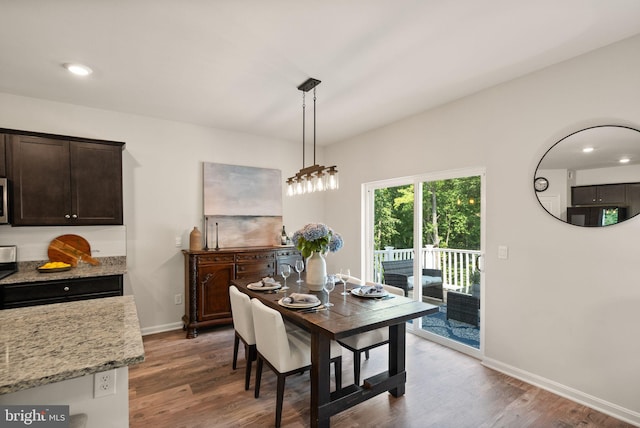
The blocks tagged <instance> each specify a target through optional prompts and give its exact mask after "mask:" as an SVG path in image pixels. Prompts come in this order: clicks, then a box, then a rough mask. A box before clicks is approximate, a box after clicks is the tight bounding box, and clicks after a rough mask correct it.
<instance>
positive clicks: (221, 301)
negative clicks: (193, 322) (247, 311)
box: [197, 263, 234, 321]
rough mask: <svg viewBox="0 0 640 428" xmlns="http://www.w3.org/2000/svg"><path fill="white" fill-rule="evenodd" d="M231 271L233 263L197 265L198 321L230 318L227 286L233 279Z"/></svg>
mask: <svg viewBox="0 0 640 428" xmlns="http://www.w3.org/2000/svg"><path fill="white" fill-rule="evenodd" d="M233 270H234V265H233V263H228V264H199V265H198V274H197V281H198V283H197V289H198V294H199V296H198V298H199V299H198V300H199V302H198V321H209V320H214V319H217V318H230V317H231V303H230V301H229V284H230V283H231V280H232V279H234V276H233Z"/></svg>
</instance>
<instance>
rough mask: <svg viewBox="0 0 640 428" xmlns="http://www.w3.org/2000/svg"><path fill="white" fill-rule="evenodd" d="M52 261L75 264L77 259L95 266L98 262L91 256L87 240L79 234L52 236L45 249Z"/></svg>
mask: <svg viewBox="0 0 640 428" xmlns="http://www.w3.org/2000/svg"><path fill="white" fill-rule="evenodd" d="M47 254H48V256H49V260H51V261H52V262H65V263H69V264H70V265H71V266H74V267H75V266H77V265H78V260H80V259H82V261H83V262H86V263H89V264H91V265H93V266H97V265H99V264H100V262H99V261H98V260H96V259H94V258H93V257H91V246H90V245H89V242H88V241H87V240H86V239H84V238H83V237H82V236H79V235H61V236H58V237H57V238H54V239H53V240H52V241H51V243H50V244H49V249H48V250H47Z"/></svg>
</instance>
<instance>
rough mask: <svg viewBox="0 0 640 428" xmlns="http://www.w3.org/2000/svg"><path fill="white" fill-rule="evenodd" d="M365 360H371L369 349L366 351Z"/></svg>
mask: <svg viewBox="0 0 640 428" xmlns="http://www.w3.org/2000/svg"><path fill="white" fill-rule="evenodd" d="M364 359H365V360H368V359H369V350H368V349H367V350H366V351H364Z"/></svg>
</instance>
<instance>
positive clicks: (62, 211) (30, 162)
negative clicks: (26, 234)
mask: <svg viewBox="0 0 640 428" xmlns="http://www.w3.org/2000/svg"><path fill="white" fill-rule="evenodd" d="M7 149H8V150H7V155H8V156H7V160H8V162H7V166H8V173H9V178H10V179H11V180H12V183H13V191H12V198H11V200H12V207H13V208H12V211H13V225H14V226H26V225H66V224H68V220H67V219H66V218H65V216H70V215H71V198H70V194H71V192H70V185H71V180H70V169H69V142H68V141H64V140H56V139H50V138H42V137H33V136H27V135H11V137H10V141H9V145H8V146H7Z"/></svg>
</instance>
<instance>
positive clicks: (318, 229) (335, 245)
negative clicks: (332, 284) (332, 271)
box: [291, 223, 344, 291]
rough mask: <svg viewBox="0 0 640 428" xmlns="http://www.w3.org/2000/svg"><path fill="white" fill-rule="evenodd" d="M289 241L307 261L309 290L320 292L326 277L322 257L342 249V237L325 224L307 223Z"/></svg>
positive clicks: (325, 265) (324, 262)
mask: <svg viewBox="0 0 640 428" xmlns="http://www.w3.org/2000/svg"><path fill="white" fill-rule="evenodd" d="M291 240H292V241H293V245H295V246H296V248H297V249H298V250H300V252H301V253H302V257H304V258H306V259H307V278H306V282H307V285H308V286H309V289H310V290H314V291H322V287H323V286H324V282H325V277H326V276H327V264H326V261H325V260H324V255H325V254H326V253H327V252H329V251H331V252H332V253H333V252H336V251H338V250H339V249H341V248H342V246H343V244H344V242H343V241H342V236H340V234H339V233H337V232H335V231H334V230H333V229H331V228H330V227H328V226H327V225H326V224H322V223H309V224H307V225H306V226H304V227H303V228H302V229H300V230H297V231H296V232H295V233H294V234H293V236H292V238H291Z"/></svg>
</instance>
